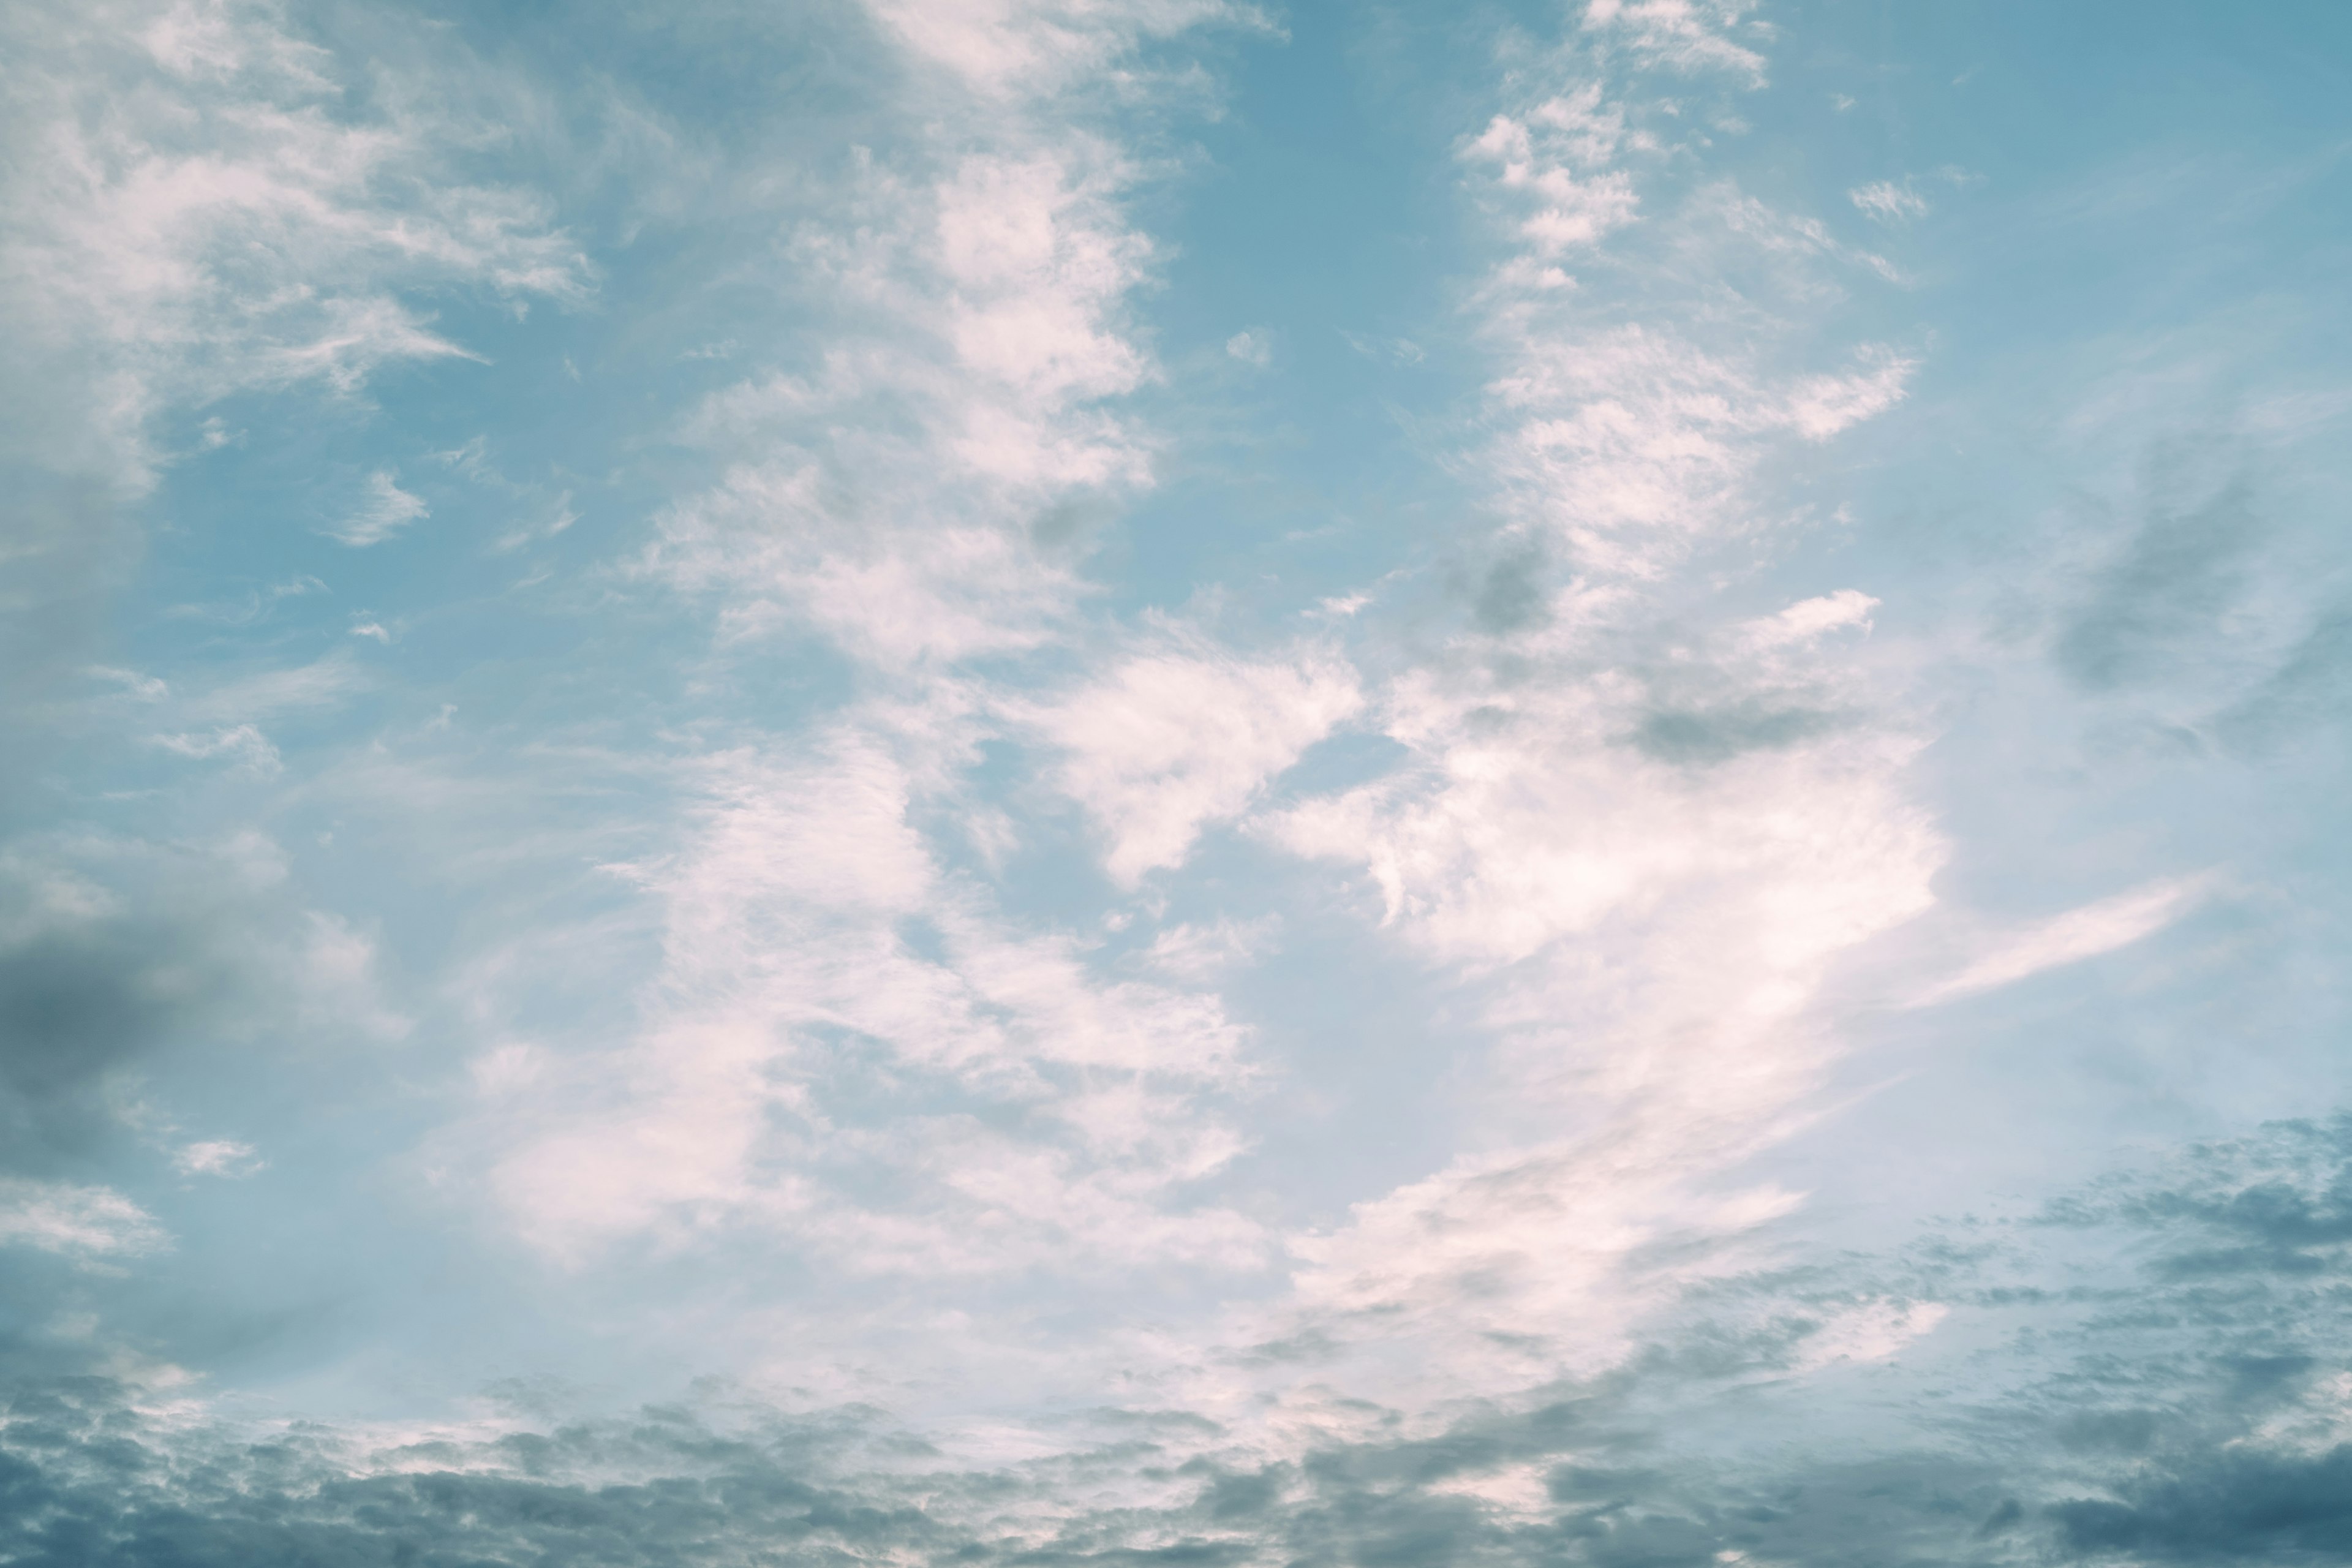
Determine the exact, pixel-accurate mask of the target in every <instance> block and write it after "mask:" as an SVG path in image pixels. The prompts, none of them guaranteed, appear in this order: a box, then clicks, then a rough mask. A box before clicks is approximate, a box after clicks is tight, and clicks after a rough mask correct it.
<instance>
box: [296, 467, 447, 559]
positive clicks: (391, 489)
mask: <svg viewBox="0 0 2352 1568" xmlns="http://www.w3.org/2000/svg"><path fill="white" fill-rule="evenodd" d="M432 515H433V514H432V512H430V511H429V510H426V509H425V503H424V501H422V500H419V499H417V498H416V497H415V496H413V495H410V494H409V493H408V492H407V491H406V490H404V489H401V488H400V487H399V486H398V485H397V484H395V483H394V482H393V478H392V475H391V474H390V473H388V472H386V471H385V470H384V469H382V468H378V469H377V470H376V471H375V472H374V473H373V474H370V475H369V476H368V483H367V499H366V500H363V501H362V502H361V503H360V507H359V510H356V511H354V512H352V514H351V515H350V516H348V517H345V518H344V519H342V521H340V522H332V523H327V524H325V525H323V526H321V527H320V532H321V533H324V534H326V535H328V536H329V537H330V538H332V539H339V540H341V541H342V542H344V543H345V544H348V545H350V546H352V548H353V549H355V550H359V549H365V548H366V547H367V546H369V545H371V544H382V543H383V542H384V541H385V540H387V539H390V538H391V537H392V536H393V535H394V534H395V533H397V532H399V531H401V530H402V529H404V528H406V527H407V526H408V525H409V524H410V523H412V522H415V521H416V520H417V519H418V518H420V517H430V516H432Z"/></svg>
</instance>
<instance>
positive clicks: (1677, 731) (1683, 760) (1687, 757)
mask: <svg viewBox="0 0 2352 1568" xmlns="http://www.w3.org/2000/svg"><path fill="white" fill-rule="evenodd" d="M1842 722H1843V721H1842V720H1841V718H1840V716H1839V715H1838V714H1836V713H1834V712H1832V711H1831V710H1827V709H1823V708H1812V707H1805V706H1801V705H1791V706H1781V705H1776V704H1774V703H1771V702H1768V701H1766V700H1761V699H1758V698H1745V699H1741V700H1736V701H1731V702H1726V703H1722V704H1720V705H1717V706H1714V707H1696V708H1664V707H1662V708H1654V709H1652V710H1650V711H1649V712H1648V713H1646V714H1644V715H1643V718H1642V721H1641V723H1640V724H1639V725H1638V726H1637V727H1636V728H1635V729H1634V731H1633V745H1634V747H1635V749H1636V750H1638V751H1640V752H1643V753H1644V754H1646V755H1649V756H1652V757H1655V758H1656V759H1657V760H1658V761H1660V762H1662V763H1680V764H1684V765H1701V766H1703V765H1706V764H1709V763H1725V762H1729V761H1730V760H1731V759H1732V758H1734V757H1736V756H1738V755H1740V754H1741V753H1742V752H1774V751H1780V750H1783V749H1785V748H1787V747H1790V746H1794V745H1798V744H1800V743H1801V742H1805V741H1809V740H1811V739H1812V738H1813V737H1814V736H1816V735H1821V734H1824V733H1827V732H1828V731H1832V730H1834V729H1836V728H1838V727H1839V725H1840V724H1841V723H1842Z"/></svg>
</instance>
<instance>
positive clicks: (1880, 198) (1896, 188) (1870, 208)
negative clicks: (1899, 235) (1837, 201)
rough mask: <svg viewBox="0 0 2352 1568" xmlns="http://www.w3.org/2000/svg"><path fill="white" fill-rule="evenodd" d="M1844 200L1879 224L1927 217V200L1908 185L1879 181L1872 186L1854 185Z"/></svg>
mask: <svg viewBox="0 0 2352 1568" xmlns="http://www.w3.org/2000/svg"><path fill="white" fill-rule="evenodd" d="M1845 195H1846V200H1848V201H1850V202H1852V203H1853V205H1855V206H1856V207H1858V208H1859V209H1861V211H1862V212H1863V213H1864V216H1869V217H1874V218H1876V219H1877V220H1878V221H1879V222H1881V223H1897V222H1900V221H1902V220H1903V219H1906V218H1915V217H1925V216H1927V198H1926V197H1924V196H1922V195H1919V194H1918V193H1917V192H1916V191H1914V190H1913V189H1912V188H1911V187H1910V185H1909V184H1900V185H1898V184H1895V183H1894V182H1893V181H1891V180H1880V181H1877V182H1876V183H1874V184H1867V185H1856V186H1855V187H1854V188H1853V189H1852V190H1850V191H1848V192H1847V193H1846V194H1845Z"/></svg>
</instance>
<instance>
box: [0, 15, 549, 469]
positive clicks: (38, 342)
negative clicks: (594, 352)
mask: <svg viewBox="0 0 2352 1568" xmlns="http://www.w3.org/2000/svg"><path fill="white" fill-rule="evenodd" d="M12 15H13V16H14V17H15V18H16V26H15V28H14V29H13V32H14V35H15V39H14V48H13V49H12V52H13V53H15V54H16V58H19V59H20V60H25V61H26V62H28V64H27V68H26V70H25V71H23V72H20V73H19V75H18V77H17V80H16V91H15V92H13V93H12V95H11V98H10V101H9V105H8V110H7V112H8V115H9V127H10V138H9V139H10V141H11V142H12V144H13V145H15V146H16V147H18V148H19V149H21V150H22V155H21V156H20V157H18V158H16V159H14V160H12V161H11V164H10V168H11V171H12V172H11V175H10V177H9V179H8V182H7V184H6V188H5V191H0V205H5V210H6V211H7V212H8V214H9V215H11V216H10V219H9V224H8V227H7V231H6V233H5V236H0V251H5V279H6V282H5V287H0V323H5V328H0V330H5V331H6V332H7V334H8V337H9V340H10V342H11V343H12V345H13V347H14V352H15V353H16V354H17V355H18V356H19V363H20V365H23V366H31V365H39V366H41V367H43V373H42V374H41V375H40V377H39V379H40V380H41V382H42V383H43V394H42V403H43V405H44V407H43V408H41V409H35V408H33V407H31V406H30V405H25V406H22V407H20V408H18V409H17V410H16V412H20V413H23V414H25V415H26V416H27V417H26V420H25V422H23V423H21V424H19V426H18V428H19V430H20V432H21V433H22V434H24V435H25V436H26V437H27V438H28V440H29V441H30V442H31V443H33V444H32V445H28V446H27V447H25V448H24V452H26V453H31V454H34V455H36V457H37V460H38V461H39V462H40V463H41V464H42V465H43V466H45V467H50V468H58V469H62V470H64V471H74V472H97V473H102V474H107V475H109V476H110V479H113V480H115V481H116V482H118V483H121V484H122V485H123V486H125V487H126V488H127V489H128V491H129V492H131V493H136V492H138V491H139V490H141V489H144V488H145V487H146V485H148V484H149V483H151V482H152V479H153V475H154V473H155V471H156V468H157V465H158V464H159V463H160V462H161V461H162V458H161V457H160V455H159V454H158V453H157V452H156V451H155V450H154V448H153V446H152V434H151V429H150V427H151V425H152V421H153V420H154V419H155V417H156V416H158V415H159V414H160V413H161V412H162V411H163V409H165V408H166V407H172V406H186V405H194V404H201V403H205V402H209V401H213V400H215V399H217V398H219V397H222V396H224V395H228V394H230V393H232V392H236V391H239V390H244V389H268V388H278V387H284V386H287V385H289V384H297V383H302V382H318V383H323V384H326V385H328V386H330V387H332V388H335V389H339V390H341V391H351V390H352V389H354V388H356V387H357V386H358V385H359V384H361V383H362V382H363V381H364V380H365V379H366V378H367V377H368V376H369V375H370V374H373V371H374V370H375V369H376V368H377V367H378V366H380V365H382V364H383V363H387V362H391V361H395V360H402V359H435V358H446V357H450V356H454V355H460V354H463V353H465V352H466V351H465V350H464V349H462V348H461V347H460V346H459V345H458V344H457V343H455V342H452V341H450V340H449V339H448V338H446V336H444V335H442V334H441V333H439V332H437V331H435V330H433V328H432V326H431V324H430V321H429V318H427V317H425V315H423V314H422V313H420V311H419V310H418V309H417V308H416V306H415V305H414V304H413V303H410V302H409V301H408V300H406V299H404V295H406V294H408V293H409V292H410V291H411V290H413V289H418V288H420V287H424V288H431V287H450V286H457V287H469V288H478V289H482V290H484V291H485V292H486V293H488V294H491V295H493V296H499V297H505V298H508V299H512V300H523V299H529V298H532V297H536V298H541V299H552V300H567V301H568V300H580V299H583V298H584V297H585V295H586V293H587V291H588V289H589V288H590V281H591V274H590V269H589V268H588V266H587V263H586V261H585V259H584V258H583V257H582V255H581V254H580V252H579V250H578V248H577V247H576V246H574V245H573V243H572V241H571V240H570V239H569V238H568V237H566V236H564V235H563V234H562V232H561V231H560V230H558V229H557V228H555V227H554V226H553V225H552V223H551V213H550V211H549V209H548V206H547V204H546V203H545V202H544V200H543V199H541V197H539V196H537V195H533V194H531V193H530V192H528V191H525V190H521V189H517V188H511V187H499V186H491V185H484V184H475V183H472V182H469V181H467V180H466V179H465V178H463V177H462V176H459V175H457V174H456V173H455V170H454V167H453V161H454V160H456V159H457V158H458V157H460V156H461V155H462V153H463V150H464V149H465V148H466V147H467V146H468V145H469V144H471V143H472V142H473V141H474V139H475V136H476V133H477V131H478V127H477V126H475V125H473V124H471V123H469V122H468V121H467V117H466V115H465V114H464V112H463V111H462V110H458V109H457V106H456V105H454V104H452V103H450V102H448V101H447V100H446V99H444V100H436V98H435V96H434V95H433V94H431V93H430V92H423V93H418V94H415V95H406V94H402V93H398V92H395V93H393V94H390V95H388V99H387V100H373V101H371V100H370V99H369V98H368V97H367V96H365V95H362V96H361V97H360V98H359V99H357V100H352V99H347V98H345V97H343V89H344V88H345V86H346V85H348V84H346V83H345V82H344V81H342V80H341V79H339V67H340V62H339V61H337V60H336V59H335V58H333V57H332V56H331V55H330V54H329V53H328V52H327V51H325V50H323V49H321V48H319V47H316V46H315V45H312V44H310V43H308V42H306V41H304V40H302V39H300V38H299V37H296V36H295V35H294V33H293V32H292V31H291V30H290V29H289V25H288V24H287V22H286V20H285V18H284V17H283V16H280V15H279V14H278V13H277V12H275V11H274V10H273V9H272V8H270V7H268V6H265V5H207V6H203V7H196V6H179V7H176V8H172V9H168V10H167V9H164V8H163V7H160V6H148V5H99V6H50V5H36V6H32V7H26V8H19V9H18V10H16V11H15V12H14V13H12ZM31 62H40V64H39V66H38V67H37V68H36V67H35V66H34V65H33V64H32V63H31ZM354 102H356V104H357V105H359V106H360V107H356V108H355V107H352V105H353V104H354ZM387 103H388V104H389V105H392V106H403V107H387V106H386V105H387ZM23 384H24V383H21V382H20V385H23ZM18 402H19V404H23V402H24V400H23V399H22V398H20V399H19V400H18ZM19 455H20V456H21V455H23V454H22V453H20V454H19Z"/></svg>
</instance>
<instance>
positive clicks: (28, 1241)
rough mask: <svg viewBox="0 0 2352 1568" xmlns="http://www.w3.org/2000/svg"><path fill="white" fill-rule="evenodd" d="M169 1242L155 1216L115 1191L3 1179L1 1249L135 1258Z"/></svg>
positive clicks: (0, 1185) (0, 1186) (0, 1180)
mask: <svg viewBox="0 0 2352 1568" xmlns="http://www.w3.org/2000/svg"><path fill="white" fill-rule="evenodd" d="M170 1239H171V1238H170V1237H167V1236H166V1235H165V1234H164V1233H163V1227H162V1226H159V1225H157V1224H156V1223H155V1217H154V1216H153V1215H151V1214H149V1213H148V1212H147V1211H146V1210H144V1209H142V1208H141V1207H140V1206H139V1205H137V1204H134V1203H132V1202H131V1200H130V1199H129V1198H126V1197H124V1196H123V1195H122V1194H121V1193H118V1192H115V1191H113V1190H112V1189H111V1188H108V1187H85V1186H76V1185H73V1184H70V1183H66V1182H35V1181H27V1180H26V1179H25V1178H23V1177H21V1176H0V1247H5V1246H14V1247H36V1248H38V1249H39V1250H40V1251H43V1252H56V1253H62V1254H64V1255H66V1256H68V1257H72V1258H114V1257H136V1256H138V1255H139V1254H141V1253H143V1252H153V1251H156V1250H158V1249H159V1248H162V1247H166V1246H168V1245H170Z"/></svg>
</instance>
